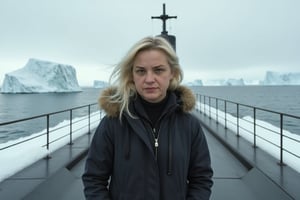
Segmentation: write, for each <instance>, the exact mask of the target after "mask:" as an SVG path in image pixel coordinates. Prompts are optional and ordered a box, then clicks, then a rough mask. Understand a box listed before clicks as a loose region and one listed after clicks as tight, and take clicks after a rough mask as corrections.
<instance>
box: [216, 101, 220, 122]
mask: <svg viewBox="0 0 300 200" xmlns="http://www.w3.org/2000/svg"><path fill="white" fill-rule="evenodd" d="M218 110H219V107H218V98H216V121H217V124H218V123H219V120H218V118H219V115H218V114H219V113H218Z"/></svg>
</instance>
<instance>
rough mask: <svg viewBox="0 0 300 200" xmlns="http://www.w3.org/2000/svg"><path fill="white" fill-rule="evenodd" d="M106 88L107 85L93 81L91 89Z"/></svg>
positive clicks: (103, 82)
mask: <svg viewBox="0 0 300 200" xmlns="http://www.w3.org/2000/svg"><path fill="white" fill-rule="evenodd" d="M107 86H108V83H107V82H105V81H100V80H94V84H93V87H94V88H105V87H107Z"/></svg>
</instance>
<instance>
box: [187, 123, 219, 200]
mask: <svg viewBox="0 0 300 200" xmlns="http://www.w3.org/2000/svg"><path fill="white" fill-rule="evenodd" d="M195 120H196V121H195ZM193 124H194V125H193V126H192V127H193V134H192V145H191V158H190V164H189V172H188V191H187V199H189V200H191V199H199V200H200V199H201V200H208V199H209V198H210V195H211V187H212V185H213V181H212V176H213V170H212V168H211V160H210V153H209V149H208V145H207V142H206V138H205V135H204V132H203V130H202V128H201V125H200V123H199V120H198V119H195V118H194V123H193Z"/></svg>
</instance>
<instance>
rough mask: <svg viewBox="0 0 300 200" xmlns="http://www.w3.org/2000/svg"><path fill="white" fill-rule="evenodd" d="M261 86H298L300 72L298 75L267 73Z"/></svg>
mask: <svg viewBox="0 0 300 200" xmlns="http://www.w3.org/2000/svg"><path fill="white" fill-rule="evenodd" d="M260 84H261V85H300V72H298V73H279V72H274V71H267V72H266V75H265V79H264V80H263V81H261V82H260Z"/></svg>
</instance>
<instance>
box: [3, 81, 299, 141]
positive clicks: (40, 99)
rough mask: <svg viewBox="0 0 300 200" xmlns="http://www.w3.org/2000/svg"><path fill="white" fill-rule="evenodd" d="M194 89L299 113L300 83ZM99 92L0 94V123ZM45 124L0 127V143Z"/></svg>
mask: <svg viewBox="0 0 300 200" xmlns="http://www.w3.org/2000/svg"><path fill="white" fill-rule="evenodd" d="M193 90H194V91H195V92H197V93H200V94H203V95H207V96H212V97H218V98H222V99H226V100H230V101H234V102H237V103H242V104H247V105H250V106H255V107H259V108H264V109H270V110H273V111H278V112H283V113H288V114H293V115H296V116H300V86H201V87H193ZM100 92H101V89H96V88H83V92H78V93H44V94H0V123H3V122H7V121H12V120H18V119H22V118H27V117H32V116H36V115H42V114H46V113H50V112H56V111H60V110H65V109H70V108H73V107H77V106H82V105H87V104H92V103H96V102H97V99H98V97H99V94H100ZM94 109H97V106H96V107H95V108H94ZM233 109H234V108H233ZM86 113H87V112H86V110H85V111H82V110H79V111H78V112H77V113H74V115H75V116H82V115H86ZM248 114H249V115H250V114H251V111H247V110H245V112H244V114H243V112H242V115H248ZM258 117H260V116H258ZM270 118H272V116H271V117H270V116H268V115H266V114H262V116H261V119H262V120H268V119H270ZM64 119H69V115H68V114H67V113H65V114H61V115H57V116H55V117H53V118H51V119H50V122H51V124H50V125H53V126H54V125H55V124H57V123H58V122H60V121H62V120H64ZM277 121H278V119H277V117H274V119H273V120H271V123H275V124H276V123H277ZM289 124H290V125H289V126H288V127H284V128H286V129H288V130H289V131H291V132H293V133H295V134H299V135H300V125H299V124H300V121H298V122H297V121H296V122H295V121H292V122H291V123H289ZM44 127H45V119H37V120H33V121H31V122H30V123H24V124H23V123H18V124H14V125H9V126H3V127H0V143H3V142H6V141H8V140H13V139H16V138H19V137H22V136H26V135H30V134H32V133H35V132H37V131H41V130H43V129H44Z"/></svg>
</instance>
